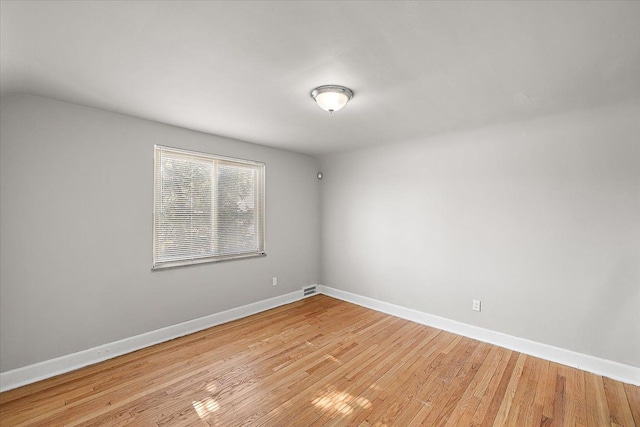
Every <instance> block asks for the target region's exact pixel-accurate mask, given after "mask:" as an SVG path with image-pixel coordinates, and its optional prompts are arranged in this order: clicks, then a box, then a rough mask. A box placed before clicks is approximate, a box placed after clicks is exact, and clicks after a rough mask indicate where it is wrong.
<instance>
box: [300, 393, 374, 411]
mask: <svg viewBox="0 0 640 427" xmlns="http://www.w3.org/2000/svg"><path fill="white" fill-rule="evenodd" d="M312 403H313V404H314V405H315V406H316V408H319V409H322V410H325V411H337V412H339V413H341V414H345V415H347V414H350V413H351V412H353V410H354V408H355V407H356V406H360V407H361V408H364V409H369V408H371V402H369V400H367V399H365V398H363V397H355V396H353V395H351V394H349V393H347V392H344V391H337V390H334V391H329V392H327V393H326V394H325V395H324V396H322V397H318V398H316V399H314V400H313V402H312Z"/></svg>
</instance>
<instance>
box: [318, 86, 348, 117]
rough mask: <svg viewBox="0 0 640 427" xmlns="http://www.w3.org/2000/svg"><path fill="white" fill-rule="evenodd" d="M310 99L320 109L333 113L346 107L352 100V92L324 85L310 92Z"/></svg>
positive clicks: (342, 87)
mask: <svg viewBox="0 0 640 427" xmlns="http://www.w3.org/2000/svg"><path fill="white" fill-rule="evenodd" d="M311 97H312V98H313V99H314V100H315V101H316V103H317V104H318V106H319V107H320V108H322V109H323V110H325V111H328V112H330V113H333V112H334V111H338V110H339V109H341V108H342V107H344V106H345V105H347V102H349V101H350V100H351V98H353V91H351V89H349V88H346V87H344V86H336V85H325V86H320V87H317V88H315V89H314V90H312V91H311Z"/></svg>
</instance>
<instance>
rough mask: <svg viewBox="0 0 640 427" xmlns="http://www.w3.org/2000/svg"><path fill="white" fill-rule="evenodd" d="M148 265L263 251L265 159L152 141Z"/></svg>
mask: <svg viewBox="0 0 640 427" xmlns="http://www.w3.org/2000/svg"><path fill="white" fill-rule="evenodd" d="M154 185H155V193H154V214H153V268H154V269H157V268H166V267H174V266H178V265H186V264H197V263H203V262H212V261H220V260H225V259H232V258H242V257H249V256H257V255H264V163H259V162H252V161H248V160H240V159H231V158H227V157H220V156H213V155H209V154H204V153H196V152H191V151H185V150H179V149H175V148H168V147H161V146H157V145H156V147H155V184H154Z"/></svg>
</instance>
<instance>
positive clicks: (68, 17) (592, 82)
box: [0, 1, 640, 155]
mask: <svg viewBox="0 0 640 427" xmlns="http://www.w3.org/2000/svg"><path fill="white" fill-rule="evenodd" d="M0 19H1V21H0V31H1V33H0V43H1V45H0V55H1V64H0V66H1V68H0V76H1V79H0V90H1V94H2V95H7V94H12V93H26V94H33V95H40V96H46V97H50V98H54V99H58V100H62V101H69V102H73V103H77V104H81V105H86V106H91V107H97V108H102V109H105V110H109V111H114V112H118V113H123V114H128V115H131V116H135V117H141V118H145V119H150V120H155V121H159V122H164V123H168V124H172V125H176V126H181V127H185V128H189V129H194V130H198V131H202V132H207V133H212V134H217V135H223V136H228V137H232V138H237V139H241V140H245V141H249V142H254V143H257V144H263V145H269V146H273V147H278V148H283V149H287V150H292V151H296V152H300V153H306V154H311V155H317V154H323V153H328V152H334V151H342V150H349V149H354V148H359V147H365V146H370V145H380V144H387V143H394V142H398V141H404V140H414V139H420V138H425V137H428V136H431V135H435V134H439V133H445V132H450V131H452V130H458V129H465V128H471V127H477V126H482V125H487V124H493V123H498V122H505V121H511V120H518V119H523V118H527V117H533V116H539V115H543V114H551V113H555V112H558V111H564V110H572V109H583V108H591V107H594V106H598V105H603V104H608V103H614V102H620V101H622V100H628V99H637V98H640V24H639V23H640V2H638V1H635V2H614V1H603V2H597V1H593V2H400V1H394V2H392V1H389V2H382V1H373V2H365V1H358V2H304V1H299V2H289V1H286V2H284V1H283V2H281V1H264V2H248V1H246V2H245V1H235V2H186V1H182V2H178V1H176V2H171V1H129V2H118V1H104V2H97V1H86V2H67V1H38V2H37V1H2V3H1V10H0ZM324 84H340V85H344V86H347V87H349V88H351V89H353V91H354V92H355V97H354V98H353V100H352V101H351V102H350V103H349V104H348V105H347V106H346V107H345V108H344V109H343V110H341V111H339V112H336V113H334V114H333V115H330V114H328V113H326V112H325V111H322V110H321V109H320V108H319V107H318V106H317V105H315V103H314V102H313V100H312V99H311V97H310V96H309V93H310V91H311V90H312V89H313V88H314V87H316V86H320V85H324Z"/></svg>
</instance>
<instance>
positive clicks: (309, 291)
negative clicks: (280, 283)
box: [302, 285, 318, 297]
mask: <svg viewBox="0 0 640 427" xmlns="http://www.w3.org/2000/svg"><path fill="white" fill-rule="evenodd" d="M317 293H318V291H317V289H316V285H311V286H306V287H304V288H302V296H304V297H310V296H311V295H315V294H317Z"/></svg>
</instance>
